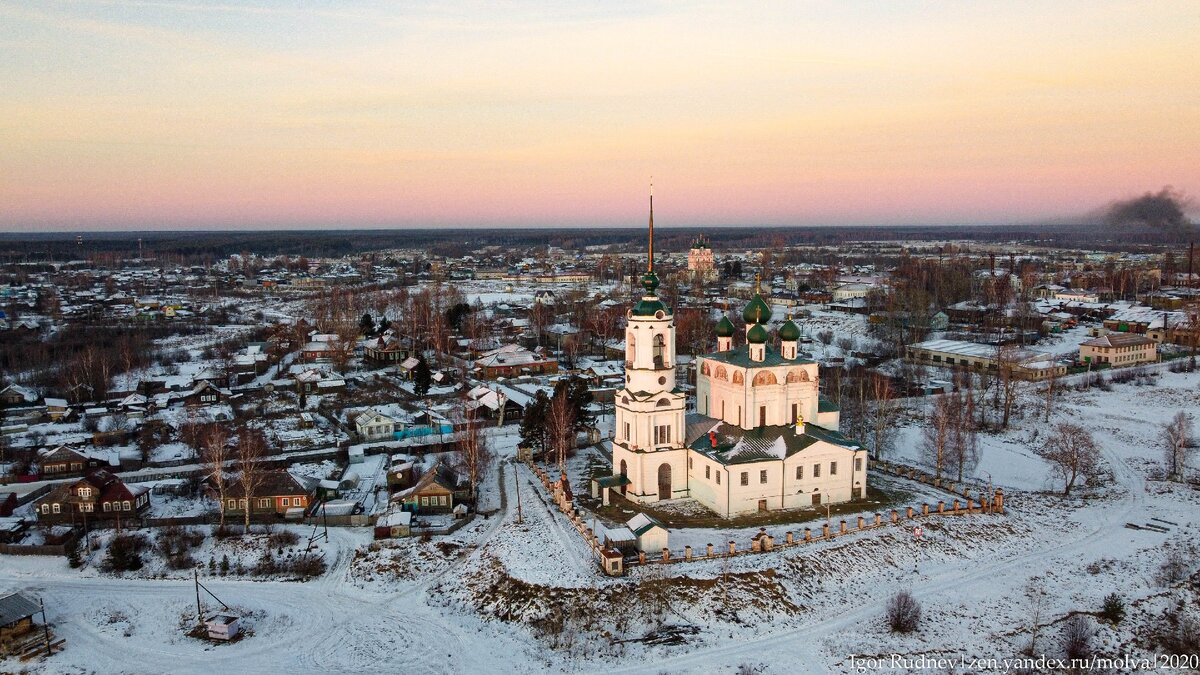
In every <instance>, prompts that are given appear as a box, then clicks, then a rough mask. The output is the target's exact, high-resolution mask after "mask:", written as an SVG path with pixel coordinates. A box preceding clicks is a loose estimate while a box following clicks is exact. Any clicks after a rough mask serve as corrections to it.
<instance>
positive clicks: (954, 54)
mask: <svg viewBox="0 0 1200 675" xmlns="http://www.w3.org/2000/svg"><path fill="white" fill-rule="evenodd" d="M452 6H453V7H456V9H455V10H453V11H452V10H450V9H446V8H448V7H452ZM1198 29H1200V6H1197V4H1196V3H1195V2H1165V1H1164V2H1159V1H1152V0H1151V1H1147V2H1140V3H1128V2H1104V1H1099V0H1097V1H1092V2H1068V1H1063V2H1053V3H1046V2H1003V3H976V2H944V3H939V2H934V3H928V2H921V3H916V2H914V3H900V2H895V3H891V2H889V3H879V2H853V1H850V2H845V1H840V2H834V1H831V2H790V3H772V2H764V3H753V4H750V3H661V4H660V3H653V2H646V3H622V2H616V3H594V4H588V3H562V4H551V3H538V4H534V3H520V2H499V3H478V4H470V3H468V4H463V5H457V4H456V5H442V4H439V3H428V4H420V3H411V4H409V3H406V4H403V5H399V4H398V3H358V2H295V1H294V0H293V1H292V2H289V3H282V2H281V3H275V4H271V3H253V4H250V3H245V4H241V3H237V2H233V1H232V0H231V1H230V2H224V3H207V2H202V1H200V0H193V1H191V2H178V3H176V2H170V1H168V0H163V1H161V2H95V1H81V0H77V1H71V2H53V1H51V2H42V1H39V2H26V1H24V0H20V1H14V2H6V3H4V4H2V5H0V49H2V50H3V53H4V54H5V58H4V59H2V60H0V229H3V230H10V231H11V230H15V231H38V230H53V229H71V230H73V229H169V228H179V227H200V228H206V229H217V228H228V227H258V226H263V227H388V226H412V227H417V226H435V225H462V226H542V225H566V226H585V225H625V226H628V225H635V224H639V223H640V222H641V221H642V220H643V218H644V211H645V199H644V195H645V192H646V183H647V181H648V180H649V177H650V176H651V175H653V176H654V182H655V193H656V197H657V198H656V200H655V201H656V216H657V217H656V220H661V221H662V224H663V225H666V226H670V225H710V226H711V225H758V224H771V225H791V224H795V225H810V224H850V223H854V224H859V223H863V224H874V223H879V224H893V223H960V222H961V223H991V222H1027V221H1036V220H1038V219H1043V218H1064V217H1072V216H1079V215H1081V214H1084V213H1087V212H1090V211H1094V210H1095V209H1097V208H1099V207H1101V206H1103V205H1104V204H1105V203H1107V202H1109V201H1111V200H1113V199H1118V198H1123V197H1127V196H1130V195H1132V194H1135V193H1141V192H1145V191H1147V190H1157V189H1159V188H1161V187H1162V186H1164V185H1174V186H1175V187H1176V188H1178V189H1180V190H1182V191H1183V192H1185V193H1187V194H1189V195H1193V196H1194V195H1196V194H1197V193H1200V161H1198V158H1200V124H1197V121H1198V120H1200V115H1198V112H1197V111H1200V69H1197V68H1196V67H1195V62H1196V53H1197V52H1196V40H1195V36H1196V35H1197V34H1200V30H1198Z"/></svg>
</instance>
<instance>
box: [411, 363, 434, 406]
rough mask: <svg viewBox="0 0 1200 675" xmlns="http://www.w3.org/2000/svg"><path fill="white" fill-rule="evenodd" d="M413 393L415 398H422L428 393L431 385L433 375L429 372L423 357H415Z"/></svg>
mask: <svg viewBox="0 0 1200 675" xmlns="http://www.w3.org/2000/svg"><path fill="white" fill-rule="evenodd" d="M412 375H413V391H415V392H416V393H417V396H424V395H425V394H428V393H429V387H430V385H432V384H433V373H432V372H431V371H430V370H429V364H428V363H426V362H425V357H424V356H418V357H417V365H416V367H414V368H413V373H412Z"/></svg>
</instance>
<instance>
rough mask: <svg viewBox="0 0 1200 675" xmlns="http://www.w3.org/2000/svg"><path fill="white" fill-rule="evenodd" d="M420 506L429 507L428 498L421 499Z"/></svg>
mask: <svg viewBox="0 0 1200 675" xmlns="http://www.w3.org/2000/svg"><path fill="white" fill-rule="evenodd" d="M421 506H429V497H421Z"/></svg>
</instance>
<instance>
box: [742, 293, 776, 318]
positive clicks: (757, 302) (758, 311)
mask: <svg viewBox="0 0 1200 675" xmlns="http://www.w3.org/2000/svg"><path fill="white" fill-rule="evenodd" d="M742 318H743V319H745V321H746V323H748V324H754V323H758V324H763V323H766V322H768V321H770V320H771V306H770V305H768V304H767V302H766V301H765V300H763V298H762V295H760V294H758V293H755V294H754V297H753V298H751V300H750V304H748V305H746V309H744V310H742Z"/></svg>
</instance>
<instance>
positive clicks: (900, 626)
mask: <svg viewBox="0 0 1200 675" xmlns="http://www.w3.org/2000/svg"><path fill="white" fill-rule="evenodd" d="M887 620H888V625H889V626H891V628H892V632H894V633H911V632H913V631H915V630H916V629H917V626H918V625H919V624H920V623H921V604H920V603H919V602H917V599H916V598H914V597H913V596H912V594H911V593H909V592H908V591H900V592H899V593H897V594H895V595H893V596H892V599H891V600H888V604H887Z"/></svg>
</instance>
